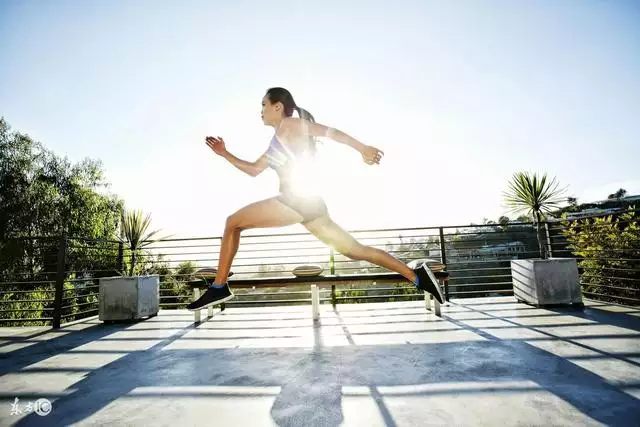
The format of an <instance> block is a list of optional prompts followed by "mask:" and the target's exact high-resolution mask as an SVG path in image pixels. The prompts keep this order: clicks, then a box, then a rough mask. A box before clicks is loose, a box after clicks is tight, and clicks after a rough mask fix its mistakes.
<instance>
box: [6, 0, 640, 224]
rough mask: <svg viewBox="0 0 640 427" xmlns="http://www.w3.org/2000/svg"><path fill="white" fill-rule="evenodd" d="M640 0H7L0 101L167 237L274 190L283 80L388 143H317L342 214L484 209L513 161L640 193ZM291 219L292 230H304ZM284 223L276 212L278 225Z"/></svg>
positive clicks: (334, 209)
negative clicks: (269, 151) (229, 159)
mask: <svg viewBox="0 0 640 427" xmlns="http://www.w3.org/2000/svg"><path fill="white" fill-rule="evenodd" d="M639 24H640V3H638V2H632V1H629V2H624V1H616V2H603V1H586V0H585V1H568V0H567V1H562V2H558V1H518V2H508V1H481V0H475V1H455V2H448V1H447V2H445V1H414V2H409V1H393V2H392V1H386V2H381V1H373V2H372V1H366V2H365V1H351V2H344V3H343V2H339V1H323V2H318V1H295V2H255V1H235V2H212V1H183V2H179V3H178V2H168V1H110V2H98V1H56V2H51V1H29V2H18V1H11V0H9V1H3V2H1V3H0V40H1V41H0V47H1V48H2V55H1V61H2V67H0V115H3V116H4V117H5V118H6V119H7V120H8V121H9V123H10V124H11V125H12V127H13V128H14V129H15V130H19V131H21V132H25V133H28V134H29V135H30V136H32V137H33V138H34V139H37V140H39V141H41V142H43V143H44V144H45V145H46V146H47V147H49V148H50V149H52V150H54V151H56V152H57V153H59V154H62V155H67V156H69V158H70V159H72V160H80V159H82V158H84V157H91V158H95V159H100V160H101V161H102V162H103V164H104V168H105V172H106V176H107V180H108V181H109V182H110V183H111V184H112V186H111V191H113V192H114V193H117V194H118V195H119V196H120V197H122V198H123V199H124V200H125V201H126V203H127V205H128V206H130V207H134V208H143V209H144V210H145V211H147V212H151V214H152V216H153V221H154V224H155V225H156V226H157V227H160V228H163V229H164V230H166V231H167V232H169V233H171V234H176V235H179V236H195V235H198V236H202V235H207V236H211V235H220V234H221V233H222V230H223V225H224V220H225V218H226V217H227V215H229V214H230V213H231V212H233V211H235V210H236V209H239V208H240V207H242V206H244V205H246V204H248V203H251V202H253V201H255V200H260V199H263V198H267V197H270V196H272V195H274V194H275V193H276V191H277V180H276V176H275V174H274V173H273V172H270V171H269V172H265V173H264V174H263V175H261V176H259V177H258V178H251V177H248V176H245V175H243V174H242V173H241V172H239V171H237V170H236V169H235V168H233V167H232V166H231V165H229V164H227V163H225V162H224V161H223V160H222V159H221V158H219V157H217V156H215V155H214V154H213V153H212V152H210V151H209V150H208V148H207V147H206V146H205V145H204V136H205V135H220V136H223V137H224V138H225V140H226V141H227V147H228V149H229V150H230V151H231V152H232V153H234V154H235V155H237V156H238V157H241V158H246V159H249V160H253V159H255V158H257V157H258V156H259V155H260V154H262V153H263V151H264V150H265V149H266V146H267V145H268V143H269V139H270V137H271V129H269V128H266V127H264V126H263V125H262V123H261V121H260V116H259V114H260V101H261V97H262V95H263V94H264V91H265V90H266V89H267V88H268V87H271V86H276V85H280V86H284V87H287V88H289V89H290V90H291V92H292V93H293V95H294V97H295V99H296V101H297V103H298V104H299V105H301V106H302V107H304V108H306V109H308V110H309V111H311V112H312V113H313V114H314V116H315V117H316V119H317V120H318V121H319V122H321V123H324V124H326V125H329V126H333V127H337V128H338V129H341V130H343V131H345V132H347V133H348V134H350V135H352V136H354V137H356V138H358V139H359V140H361V141H363V142H364V143H366V144H370V145H374V146H376V147H379V148H380V149H382V150H383V151H385V154H386V155H385V158H384V159H383V162H382V164H381V165H380V166H375V167H371V166H367V165H365V164H364V163H363V162H362V161H361V160H360V158H359V156H358V154H357V153H356V152H354V151H352V150H350V149H349V148H347V147H344V146H339V145H337V144H335V143H333V142H331V141H326V142H325V143H324V144H323V146H322V151H321V153H322V154H321V156H320V161H321V162H322V164H324V165H325V166H326V168H327V172H328V174H327V178H326V180H325V181H324V182H323V185H324V191H325V197H326V199H327V203H328V205H329V210H330V212H331V214H332V216H333V217H334V219H335V220H336V221H337V222H338V223H340V224H341V225H343V226H344V227H345V228H351V229H357V228H369V227H405V226H406V227H410V226H423V225H440V224H465V223H469V222H472V221H473V222H479V221H481V220H482V218H483V217H488V218H493V219H495V218H497V217H498V216H499V215H501V214H502V213H503V212H504V209H503V207H502V192H503V191H504V190H505V189H506V186H507V181H508V179H509V178H510V177H511V175H512V174H513V173H514V172H516V171H520V170H529V171H534V172H547V173H548V174H550V175H552V176H556V177H557V178H558V180H559V181H560V183H561V184H562V185H564V186H568V192H567V195H573V196H577V197H579V199H581V200H584V201H587V200H592V199H594V198H602V197H606V195H607V194H609V193H612V192H614V191H615V190H617V189H618V188H619V187H621V186H622V187H624V188H626V189H627V190H628V191H629V192H630V193H635V194H637V193H640V172H639V169H638V166H637V164H638V162H637V159H638V158H640V144H639V143H638V135H640V120H638V117H640V84H639V83H640V49H638V46H640V25H639ZM301 230H302V228H300V227H299V226H294V227H293V228H292V229H290V231H301ZM280 231H282V230H280Z"/></svg>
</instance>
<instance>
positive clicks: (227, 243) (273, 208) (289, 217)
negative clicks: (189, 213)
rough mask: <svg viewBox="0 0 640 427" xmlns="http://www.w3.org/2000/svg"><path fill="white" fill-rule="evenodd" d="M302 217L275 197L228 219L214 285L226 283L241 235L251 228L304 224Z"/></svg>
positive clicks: (256, 203)
mask: <svg viewBox="0 0 640 427" xmlns="http://www.w3.org/2000/svg"><path fill="white" fill-rule="evenodd" d="M302 220H303V218H302V216H301V215H300V214H299V213H298V212H296V211H294V210H293V209H291V208H290V207H288V206H286V205H284V204H282V203H280V202H279V201H278V199H277V198H275V197H273V198H270V199H266V200H261V201H259V202H255V203H252V204H250V205H248V206H245V207H244V208H242V209H240V210H239V211H237V212H235V213H234V214H232V215H230V216H229V217H228V218H227V222H226V224H225V228H224V233H223V234H222V242H221V244H220V258H219V260H218V269H217V271H216V280H215V282H214V283H216V284H223V283H226V281H227V279H228V278H229V270H230V268H231V263H232V262H233V258H234V257H235V256H236V253H237V252H238V248H239V246H240V233H241V232H242V231H243V230H248V229H251V228H269V227H284V226H287V225H293V224H298V223H300V222H302Z"/></svg>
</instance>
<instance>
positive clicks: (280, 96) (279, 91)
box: [267, 87, 317, 153]
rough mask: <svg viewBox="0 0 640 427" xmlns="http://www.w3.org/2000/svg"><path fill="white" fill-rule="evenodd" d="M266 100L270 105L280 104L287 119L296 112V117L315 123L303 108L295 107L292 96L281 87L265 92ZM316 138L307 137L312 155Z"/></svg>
mask: <svg viewBox="0 0 640 427" xmlns="http://www.w3.org/2000/svg"><path fill="white" fill-rule="evenodd" d="M267 98H269V101H270V102H271V103H272V104H275V103H276V102H281V103H282V105H283V106H284V115H285V116H287V117H291V116H293V112H294V111H296V112H297V113H298V116H299V117H300V118H301V119H303V120H308V121H310V122H315V119H314V117H313V115H311V113H310V112H308V111H307V110H305V109H304V108H300V107H298V106H297V105H296V101H294V100H293V95H291V92H289V91H288V90H287V89H285V88H282V87H272V88H270V89H268V90H267ZM316 143H317V141H316V138H314V137H313V136H309V148H310V149H311V152H312V153H315V151H316Z"/></svg>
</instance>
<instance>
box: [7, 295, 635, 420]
mask: <svg viewBox="0 0 640 427" xmlns="http://www.w3.org/2000/svg"><path fill="white" fill-rule="evenodd" d="M423 304H424V303H421V302H419V301H405V302H387V303H364V304H344V305H338V306H337V307H335V308H333V307H332V306H331V305H329V304H323V305H321V311H320V320H319V321H318V322H316V323H314V322H313V321H312V320H311V317H310V310H311V308H310V306H308V305H303V306H288V307H287V306H267V307H231V308H227V309H226V310H225V311H223V312H217V311H216V312H215V313H214V316H213V317H211V318H209V319H207V320H206V321H203V322H202V323H194V322H193V315H192V313H190V312H188V311H183V310H162V311H161V312H160V314H159V315H158V316H157V317H155V318H151V319H148V320H145V321H141V322H137V323H131V324H121V325H107V324H103V323H102V322H99V321H98V320H97V319H96V318H88V319H84V320H81V321H79V322H74V323H68V324H65V325H63V326H62V327H61V328H60V329H51V328H49V327H34V328H27V327H21V328H0V334H1V335H0V337H1V339H0V358H1V360H2V363H1V364H0V366H1V368H0V374H2V380H1V384H2V390H1V393H0V398H1V400H2V404H1V407H2V408H3V410H1V411H0V425H16V426H31V425H43V426H44V425H46V426H57V425H81V426H84V425H103V424H108V425H133V426H137V425H140V426H143V425H144V426H149V425H153V426H177V425H196V424H202V423H208V424H212V425H221V426H236V425H237V426H240V425H243V424H246V425H250V426H262V425H269V426H276V425H277V426H340V425H344V426H366V427H371V426H417V425H420V426H423V425H474V426H485V425H486V426H496V425H504V426H512V425H544V426H548V425H558V426H570V425H576V426H577V425H579V426H597V425H638V424H637V423H638V420H639V419H640V401H639V399H640V310H639V309H637V308H631V307H624V306H621V305H614V304H608V303H602V302H595V301H591V300H587V301H586V307H585V308H584V310H577V309H572V308H566V309H560V308H558V309H542V308H534V307H530V306H528V305H524V304H520V303H517V302H516V301H515V300H514V299H513V297H511V296H505V297H497V298H474V299H460V300H452V301H449V302H448V303H446V304H445V305H444V306H443V307H442V317H437V316H435V315H434V314H432V313H429V312H426V311H425V310H424V305H423ZM16 398H17V399H18V400H16ZM40 398H46V399H49V400H50V401H51V402H52V407H51V411H50V413H49V414H48V415H45V416H42V415H38V414H36V413H35V412H29V411H28V410H29V409H30V407H29V403H33V402H35V401H36V400H37V399H40ZM12 406H13V409H17V410H19V411H21V412H22V413H21V414H12V413H11V409H12ZM42 408H43V409H46V408H45V407H42Z"/></svg>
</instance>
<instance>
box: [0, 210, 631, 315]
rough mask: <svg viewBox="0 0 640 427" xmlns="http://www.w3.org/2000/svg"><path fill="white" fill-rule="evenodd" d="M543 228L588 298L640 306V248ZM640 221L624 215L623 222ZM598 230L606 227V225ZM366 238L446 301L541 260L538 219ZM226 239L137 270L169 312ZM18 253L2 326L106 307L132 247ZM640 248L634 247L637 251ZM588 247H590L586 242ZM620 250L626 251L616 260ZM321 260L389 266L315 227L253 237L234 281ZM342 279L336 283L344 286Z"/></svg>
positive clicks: (2, 274)
mask: <svg viewBox="0 0 640 427" xmlns="http://www.w3.org/2000/svg"><path fill="white" fill-rule="evenodd" d="M579 221H580V222H577V221H572V222H568V223H560V222H552V223H545V224H543V230H544V234H543V237H542V239H543V240H544V244H545V245H546V247H547V248H548V250H549V252H550V254H551V256H553V257H568V256H575V257H577V258H578V262H579V265H580V274H581V282H582V285H583V290H584V294H585V296H587V297H589V298H596V299H603V300H607V301H614V302H621V303H624V304H632V305H637V304H639V303H640V295H639V293H640V292H639V287H640V262H639V258H640V254H639V253H638V245H637V243H635V246H634V243H633V242H632V243H630V244H629V247H619V248H617V249H616V248H611V251H610V250H604V249H603V250H601V251H600V252H598V251H597V250H594V251H593V253H592V254H591V253H589V251H588V250H587V253H588V254H589V255H590V256H583V255H584V253H583V252H580V253H581V254H582V255H578V256H577V255H575V254H574V252H575V249H572V248H570V242H569V241H568V240H567V237H566V235H565V233H566V231H567V230H568V229H569V228H570V227H571V224H573V225H574V227H573V229H574V231H576V232H578V231H579V230H580V227H585V228H586V227H587V226H585V225H582V224H583V223H584V221H585V220H584V219H581V220H579ZM625 224H628V225H633V226H635V227H637V226H638V224H637V216H636V217H635V219H633V220H630V219H626V220H624V221H621V222H619V223H618V224H617V225H616V227H618V228H621V227H624V226H625ZM593 227H606V224H598V225H595V226H593ZM351 233H352V235H353V236H354V237H355V238H356V239H357V240H358V241H359V242H360V243H362V244H364V245H368V246H373V247H376V248H379V249H383V250H385V251H386V252H388V253H390V254H391V255H393V256H395V257H396V258H398V259H400V260H402V261H404V262H405V263H409V262H411V261H414V260H422V259H431V260H435V261H439V262H442V263H443V264H445V265H446V268H447V271H448V272H449V273H450V279H449V281H448V284H447V286H446V287H445V293H446V298H447V299H450V298H466V297H484V296H499V295H512V294H513V285H512V278H511V267H510V261H511V260H512V259H523V258H539V257H540V253H539V248H538V239H537V237H536V231H535V227H534V225H533V224H532V223H507V224H495V223H489V224H482V225H463V226H441V227H423V228H402V229H384V230H356V231H352V232H351ZM220 242H221V238H220V237H201V238H185V239H167V240H163V241H161V242H158V243H156V244H153V245H151V246H149V247H148V248H147V249H145V251H140V252H138V253H136V266H135V269H134V274H157V275H159V276H160V281H161V286H160V304H161V308H162V309H180V308H184V307H185V306H186V304H188V303H189V302H190V301H191V300H192V291H191V288H190V287H189V286H187V284H186V282H187V281H188V280H189V279H190V278H192V277H193V273H194V272H196V271H197V270H198V269H200V268H203V267H213V268H216V267H217V262H218V257H219V253H220ZM11 244H14V245H16V247H17V248H18V250H17V251H16V253H19V254H21V257H19V259H18V258H17V259H15V260H11V259H9V260H4V259H3V260H2V261H0V326H1V325H5V326H7V325H39V324H50V325H53V326H54V327H59V326H60V325H61V324H63V323H65V322H69V321H73V320H78V319H82V318H84V317H87V316H91V315H95V314H97V312H98V298H99V291H98V289H99V279H100V277H108V276H118V275H122V274H128V273H129V270H130V267H131V253H130V251H129V250H127V249H126V248H125V247H123V245H122V244H120V243H118V242H115V241H109V240H91V239H83V238H22V239H17V240H16V241H15V242H13V243H11ZM634 248H635V249H634ZM587 249H588V248H587ZM614 255H616V256H617V255H620V256H619V257H616V256H614ZM303 264H316V265H320V266H321V267H322V268H323V269H324V271H325V272H326V273H329V274H331V275H336V276H340V275H345V274H360V273H376V272H387V270H385V269H382V268H380V267H377V266H375V265H372V264H370V263H368V262H366V261H354V260H351V259H349V258H347V257H346V256H344V255H343V254H341V253H339V252H337V251H334V250H333V249H331V248H329V247H327V246H326V245H325V244H323V243H322V242H320V241H318V240H317V239H316V238H315V237H314V236H312V235H310V234H308V233H288V234H259V235H258V234H249V233H247V234H246V235H243V236H242V237H241V244H240V249H239V251H238V254H237V255H236V257H235V259H234V262H233V265H232V268H231V271H232V272H233V277H232V280H233V279H234V278H255V279H257V280H259V278H261V277H274V276H277V277H281V276H289V277H290V276H292V271H293V269H294V268H295V267H297V266H299V265H303ZM336 283H338V282H336ZM234 293H235V294H236V296H237V297H236V298H235V299H234V300H232V301H231V302H230V303H228V304H229V305H234V304H237V305H256V304H259V305H264V304H302V303H305V304H307V303H309V302H310V300H311V295H310V292H309V288H308V286H302V285H301V286H287V287H280V288H275V287H274V288H259V289H234ZM419 298H422V295H421V294H420V293H418V292H416V290H415V288H414V287H413V285H412V284H410V283H409V282H408V281H394V282H391V283H390V282H389V281H379V283H378V282H373V283H367V284H362V283H360V284H357V283H353V284H348V283H343V282H340V283H339V284H335V285H333V286H331V289H325V288H323V289H322V292H321V302H331V303H357V302H369V301H398V300H412V299H419Z"/></svg>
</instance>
